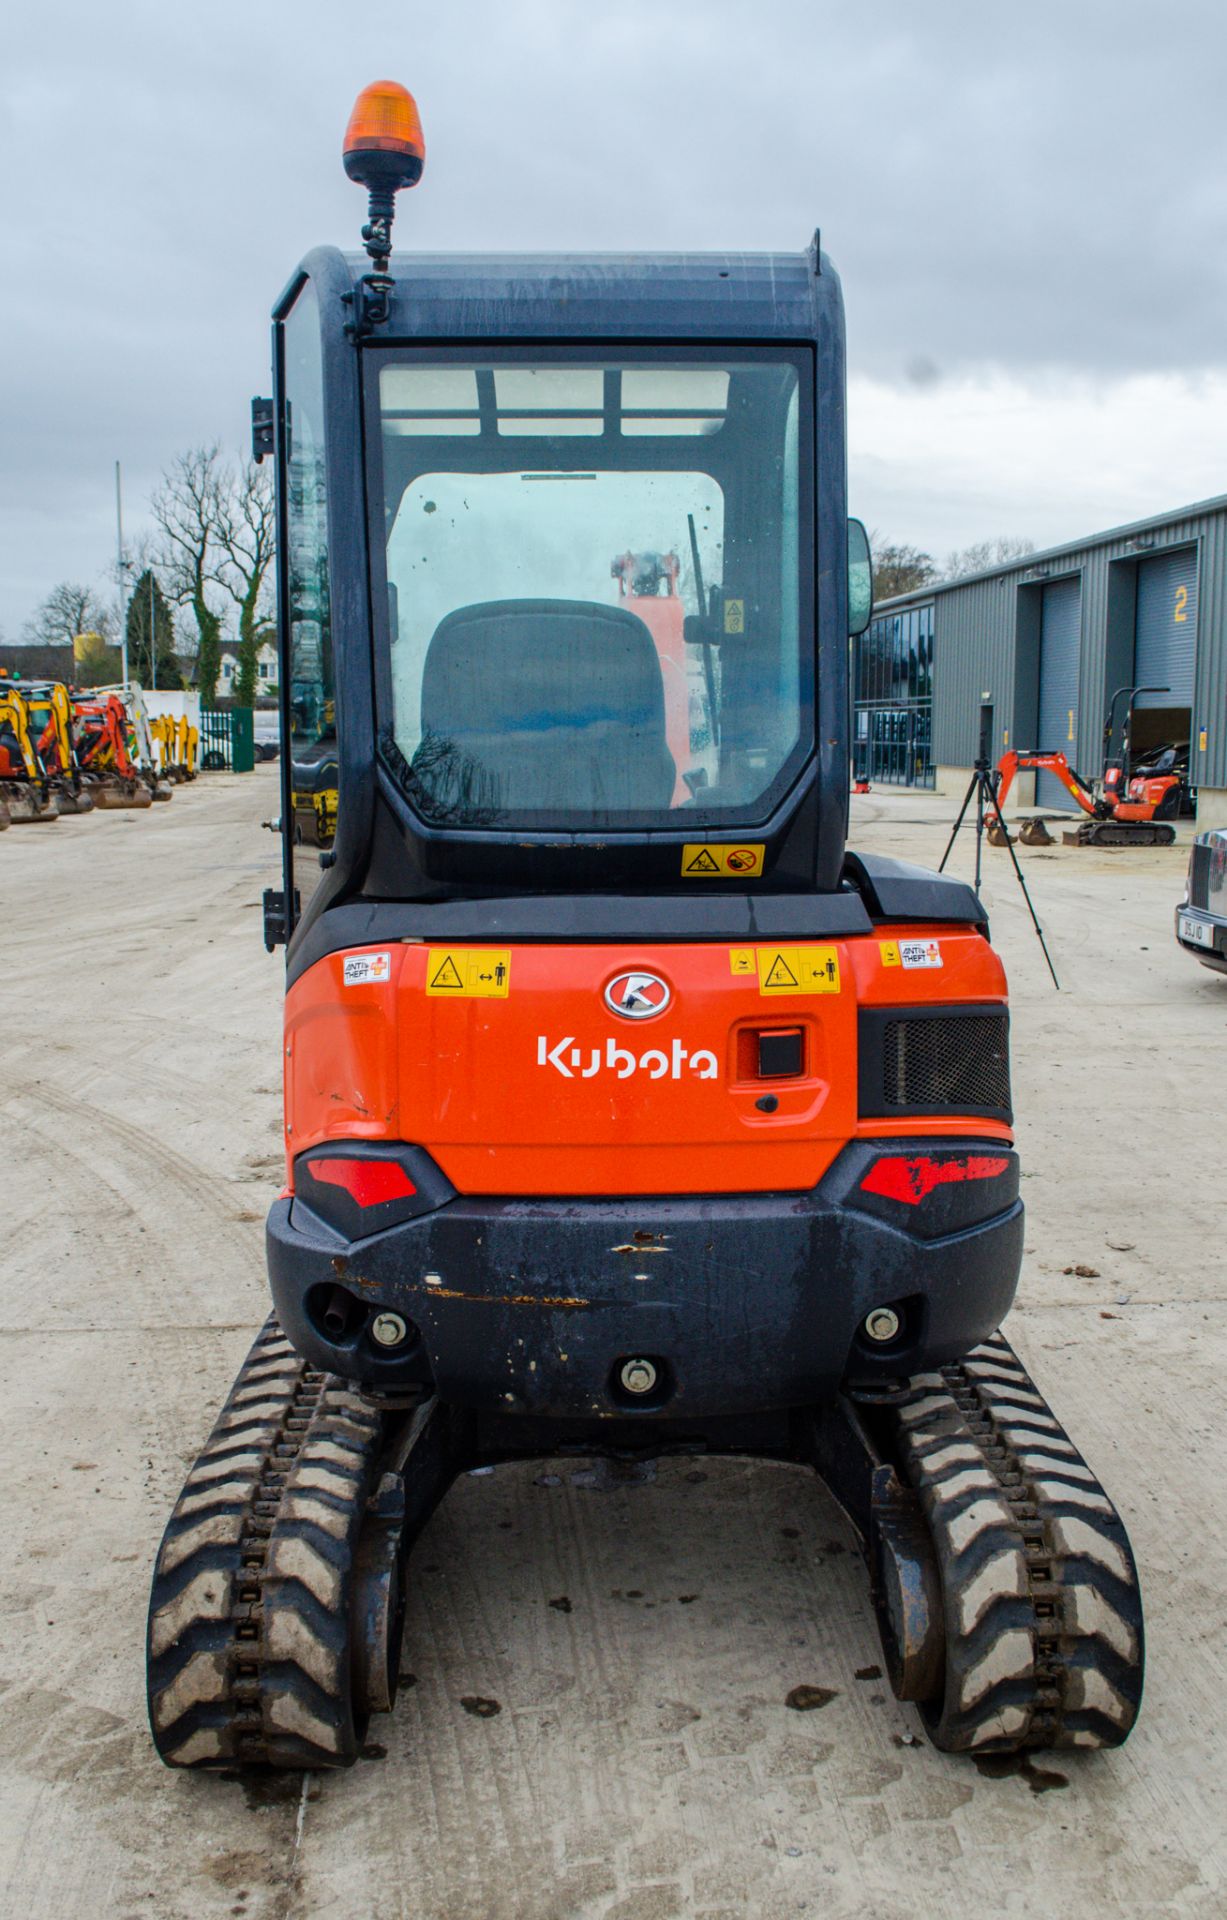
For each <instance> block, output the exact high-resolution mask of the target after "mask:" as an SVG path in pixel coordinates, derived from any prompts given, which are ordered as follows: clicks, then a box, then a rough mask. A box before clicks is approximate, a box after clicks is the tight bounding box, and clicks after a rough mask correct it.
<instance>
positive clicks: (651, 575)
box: [609, 553, 693, 807]
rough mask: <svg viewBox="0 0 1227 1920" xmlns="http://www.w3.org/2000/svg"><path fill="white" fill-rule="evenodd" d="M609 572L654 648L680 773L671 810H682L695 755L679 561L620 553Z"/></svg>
mask: <svg viewBox="0 0 1227 1920" xmlns="http://www.w3.org/2000/svg"><path fill="white" fill-rule="evenodd" d="M609 571H610V573H611V574H612V575H613V577H614V579H615V580H617V581H618V583H619V589H620V592H619V598H620V600H621V602H622V605H623V606H624V607H625V608H626V611H627V612H628V613H634V614H638V616H639V618H640V619H641V620H642V621H643V624H644V626H645V627H646V628H647V630H648V632H649V633H650V634H651V636H652V639H653V641H654V643H655V646H656V654H657V658H658V659H659V661H660V672H661V679H662V680H663V681H664V688H665V738H666V741H667V742H668V747H669V751H670V753H671V754H672V755H673V762H674V765H675V766H676V767H677V769H678V773H677V777H676V779H675V781H674V786H673V800H672V805H673V806H675V807H682V806H685V804H686V802H687V801H688V800H689V799H690V788H689V787H688V786H687V784H686V780H685V778H684V776H683V774H682V771H681V769H682V768H683V767H687V766H689V765H690V763H691V760H692V759H693V754H692V751H691V739H690V682H689V679H688V677H687V673H686V634H685V614H684V611H683V608H682V602H681V597H680V595H679V594H678V590H677V576H678V572H679V563H678V557H677V555H676V554H675V553H620V554H619V555H618V557H617V559H616V560H614V561H613V562H612V563H611V565H610V569H609ZM662 586H663V588H664V593H663V595H662V593H661V588H662Z"/></svg>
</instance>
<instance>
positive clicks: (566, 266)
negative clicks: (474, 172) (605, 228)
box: [303, 234, 843, 342]
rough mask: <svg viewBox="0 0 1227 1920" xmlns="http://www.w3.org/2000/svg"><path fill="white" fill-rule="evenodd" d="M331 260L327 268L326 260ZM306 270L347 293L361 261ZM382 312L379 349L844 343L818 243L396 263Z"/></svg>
mask: <svg viewBox="0 0 1227 1920" xmlns="http://www.w3.org/2000/svg"><path fill="white" fill-rule="evenodd" d="M329 256H330V257H329ZM303 266H304V269H305V270H306V271H307V272H308V273H310V274H311V275H312V276H313V277H315V278H317V279H320V280H325V279H331V278H333V276H334V275H336V274H337V271H338V269H342V270H343V272H344V275H345V277H346V279H347V280H348V281H349V283H350V284H351V285H352V284H354V283H356V282H357V281H359V280H361V278H362V277H363V275H364V274H365V273H367V272H368V271H369V269H370V262H369V261H368V259H367V257H366V255H365V254H361V253H353V254H345V255H339V254H337V253H336V252H335V251H334V250H333V249H331V248H321V249H319V250H318V252H317V253H315V254H311V255H308V257H307V259H306V260H305V261H304V262H303ZM391 272H392V275H393V278H394V279H395V282H396V285H395V291H394V293H393V295H392V302H391V311H390V315H389V320H388V323H387V325H386V326H381V327H380V329H379V332H378V334H377V335H376V336H375V340H376V341H380V342H382V341H383V340H391V339H396V338H401V339H404V338H415V339H423V338H432V339H441V340H449V339H457V338H461V339H464V338H474V339H486V340H488V339H491V338H503V337H510V338H526V339H527V338H531V339H535V340H549V339H551V338H558V339H566V340H575V339H582V338H584V337H585V336H588V335H592V336H597V337H600V336H604V337H606V338H617V337H625V338H639V339H644V338H647V339H651V338H661V339H704V338H706V339H710V340H729V339H732V340H740V341H745V342H753V341H760V340H761V341H771V340H780V341H784V340H794V341H795V340H813V339H817V338H818V337H819V336H820V335H821V334H822V333H823V331H824V330H825V328H826V327H827V326H831V325H834V327H835V328H836V329H837V331H838V332H839V333H840V334H842V331H843V318H842V302H841V296H840V288H839V277H838V275H837V274H836V273H835V271H834V269H833V267H832V266H831V263H830V261H829V260H828V259H827V257H826V256H825V255H824V254H823V253H822V252H821V251H820V248H819V244H818V235H817V234H815V235H814V238H813V241H812V243H811V245H810V246H809V247H808V248H807V249H806V251H805V252H803V253H657V254H651V253H610V254H568V253H560V254H464V253H413V252H409V251H404V252H394V253H393V255H392V262H391Z"/></svg>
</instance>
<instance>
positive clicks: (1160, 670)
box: [1133, 547, 1197, 707]
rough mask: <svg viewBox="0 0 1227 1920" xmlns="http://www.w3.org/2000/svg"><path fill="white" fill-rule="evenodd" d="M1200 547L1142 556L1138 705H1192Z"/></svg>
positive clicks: (1136, 657) (1136, 663) (1135, 660)
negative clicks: (1151, 690) (1145, 690)
mask: <svg viewBox="0 0 1227 1920" xmlns="http://www.w3.org/2000/svg"><path fill="white" fill-rule="evenodd" d="M1196 640H1197V550H1196V548H1195V547H1181V548H1178V549H1177V551H1176V552H1175V553H1165V554H1161V555H1160V556H1159V557H1158V558H1156V559H1153V560H1143V561H1142V562H1141V563H1140V565H1139V566H1138V600H1137V645H1136V647H1135V650H1134V656H1133V664H1134V667H1135V669H1136V671H1137V677H1138V684H1139V685H1140V686H1151V687H1166V688H1167V689H1168V691H1167V692H1166V693H1144V694H1142V695H1141V696H1140V697H1139V699H1138V705H1139V707H1189V706H1192V704H1193V694H1194V691H1195V689H1194V685H1193V678H1194V671H1195V668H1196V664H1197V653H1196Z"/></svg>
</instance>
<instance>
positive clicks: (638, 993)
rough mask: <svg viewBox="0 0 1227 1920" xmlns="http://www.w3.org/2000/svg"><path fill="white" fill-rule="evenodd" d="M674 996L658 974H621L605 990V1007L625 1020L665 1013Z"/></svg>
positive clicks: (643, 1018)
mask: <svg viewBox="0 0 1227 1920" xmlns="http://www.w3.org/2000/svg"><path fill="white" fill-rule="evenodd" d="M672 998H673V995H672V994H671V993H670V991H669V989H668V987H667V986H666V985H665V982H664V981H663V980H662V979H661V977H660V975H659V974H658V973H620V974H619V975H618V977H617V979H616V980H611V981H610V983H609V985H608V986H607V987H606V989H605V1005H606V1006H607V1007H608V1008H609V1010H610V1012H611V1013H620V1014H621V1015H622V1017H623V1019H625V1020H646V1019H647V1018H648V1016H649V1014H653V1013H663V1012H664V1010H665V1008H666V1007H667V1006H668V1004H669V1002H670V1000H671V999H672Z"/></svg>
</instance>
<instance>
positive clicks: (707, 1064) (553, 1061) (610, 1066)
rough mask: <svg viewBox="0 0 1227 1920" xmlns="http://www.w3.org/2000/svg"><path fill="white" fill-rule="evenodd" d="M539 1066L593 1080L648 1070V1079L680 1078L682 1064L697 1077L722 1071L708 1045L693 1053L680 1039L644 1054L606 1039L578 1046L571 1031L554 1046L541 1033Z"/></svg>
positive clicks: (569, 1076) (714, 1075)
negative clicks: (600, 1044) (603, 1075)
mask: <svg viewBox="0 0 1227 1920" xmlns="http://www.w3.org/2000/svg"><path fill="white" fill-rule="evenodd" d="M614 984H615V986H616V985H617V982H616V981H615V982H614ZM537 1065H538V1066H539V1067H553V1069H554V1071H555V1073H560V1074H561V1075H562V1077H563V1079H564V1080H591V1079H592V1078H593V1076H594V1075H595V1074H598V1073H612V1074H616V1076H617V1078H618V1079H619V1080H629V1079H630V1077H631V1075H632V1074H633V1073H639V1072H643V1073H646V1074H647V1076H648V1079H649V1080H680V1079H681V1077H682V1069H683V1067H684V1068H685V1070H686V1072H687V1073H693V1074H694V1075H695V1077H696V1079H699V1080H715V1079H716V1078H717V1076H718V1074H719V1072H720V1068H719V1064H718V1062H717V1060H716V1056H715V1054H714V1053H712V1052H710V1051H709V1050H708V1048H706V1047H700V1048H699V1049H698V1051H697V1052H696V1053H691V1052H690V1050H689V1048H688V1047H684V1046H683V1045H682V1043H681V1041H680V1040H675V1041H674V1042H673V1044H672V1046H671V1047H670V1048H669V1050H668V1052H666V1051H665V1049H664V1047H649V1048H648V1049H647V1050H646V1052H644V1053H640V1054H634V1053H632V1052H631V1050H630V1048H629V1047H620V1046H619V1045H618V1043H617V1041H616V1040H607V1041H606V1042H605V1046H604V1049H603V1050H602V1048H600V1047H578V1046H576V1044H575V1035H574V1034H573V1033H568V1034H567V1036H566V1037H565V1039H562V1040H560V1041H559V1042H558V1044H557V1046H553V1047H552V1046H551V1045H550V1043H549V1039H548V1037H547V1036H546V1035H545V1034H544V1033H539V1034H538V1035H537Z"/></svg>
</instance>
